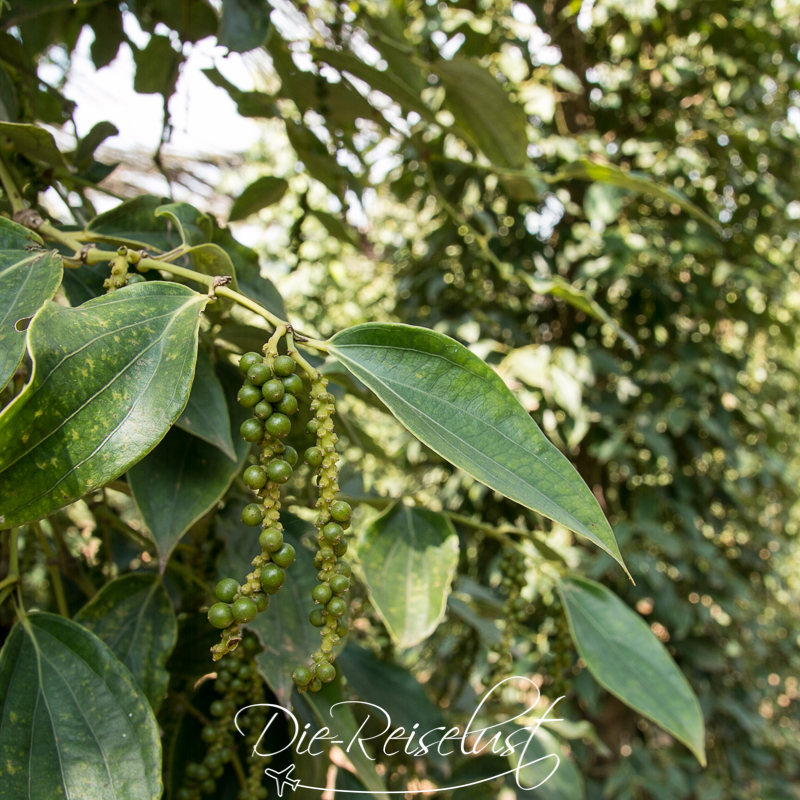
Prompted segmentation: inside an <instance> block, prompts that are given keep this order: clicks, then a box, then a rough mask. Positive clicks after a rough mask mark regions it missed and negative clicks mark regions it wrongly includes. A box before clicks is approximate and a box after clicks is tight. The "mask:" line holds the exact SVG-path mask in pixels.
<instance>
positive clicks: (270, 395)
mask: <svg viewBox="0 0 800 800" xmlns="http://www.w3.org/2000/svg"><path fill="white" fill-rule="evenodd" d="M261 394H262V395H263V397H264V399H265V400H268V401H269V402H270V403H277V402H278V400H280V399H281V398H282V397H283V396H284V394H286V388H285V387H284V385H283V384H282V383H281V382H280V381H279V380H278V379H277V378H273V379H272V380H270V381H267V382H266V383H265V384H264V385H263V386H262V387H261Z"/></svg>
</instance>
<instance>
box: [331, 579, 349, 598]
mask: <svg viewBox="0 0 800 800" xmlns="http://www.w3.org/2000/svg"><path fill="white" fill-rule="evenodd" d="M349 588H350V578H347V577H345V576H344V575H333V576H332V577H331V591H332V592H333V593H334V594H344V593H345V592H346V591H347V590H348V589H349Z"/></svg>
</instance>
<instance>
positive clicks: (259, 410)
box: [253, 400, 275, 419]
mask: <svg viewBox="0 0 800 800" xmlns="http://www.w3.org/2000/svg"><path fill="white" fill-rule="evenodd" d="M274 410H275V409H273V407H272V403H268V402H267V401H266V400H261V401H260V402H258V403H256V407H255V408H254V409H253V413H254V414H255V415H256V416H257V417H258V418H259V419H269V417H271V416H272V412H273V411H274Z"/></svg>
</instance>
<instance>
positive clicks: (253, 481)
mask: <svg viewBox="0 0 800 800" xmlns="http://www.w3.org/2000/svg"><path fill="white" fill-rule="evenodd" d="M242 480H243V481H244V482H245V485H246V486H247V487H248V488H249V489H253V490H254V491H258V490H259V489H263V488H264V487H265V486H266V485H267V473H266V472H264V468H263V467H259V466H258V464H253V466H252V467H248V468H247V469H246V470H245V471H244V474H243V475H242Z"/></svg>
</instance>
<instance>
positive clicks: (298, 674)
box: [292, 667, 314, 686]
mask: <svg viewBox="0 0 800 800" xmlns="http://www.w3.org/2000/svg"><path fill="white" fill-rule="evenodd" d="M313 679H314V673H313V672H311V670H310V669H309V668H308V667H297V668H296V669H295V671H294V672H293V673H292V680H293V681H294V682H295V684H296V685H297V686H308V684H309V683H311V681H312V680H313Z"/></svg>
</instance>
